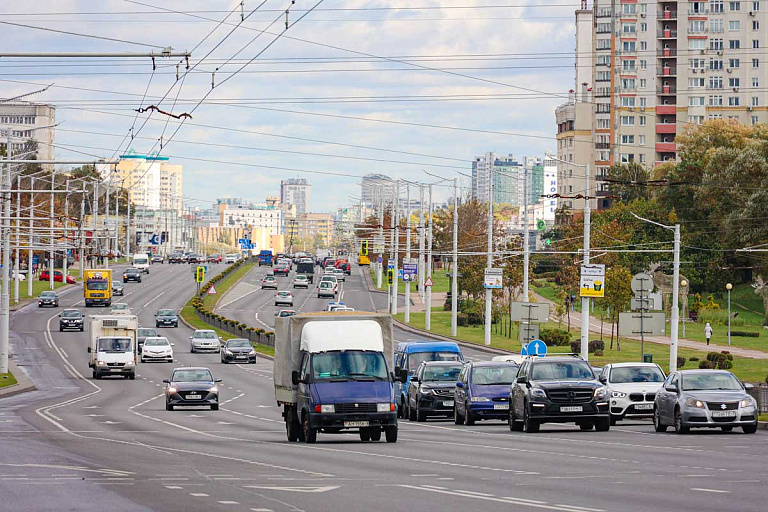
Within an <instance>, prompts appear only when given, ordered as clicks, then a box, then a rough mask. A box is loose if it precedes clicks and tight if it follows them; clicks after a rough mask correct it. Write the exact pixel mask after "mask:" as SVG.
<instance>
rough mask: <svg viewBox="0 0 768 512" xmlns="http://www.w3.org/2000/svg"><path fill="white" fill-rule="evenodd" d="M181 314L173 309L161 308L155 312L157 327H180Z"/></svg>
mask: <svg viewBox="0 0 768 512" xmlns="http://www.w3.org/2000/svg"><path fill="white" fill-rule="evenodd" d="M178 326H179V315H178V314H177V313H176V311H174V310H173V309H161V310H159V311H158V312H157V313H155V327H178Z"/></svg>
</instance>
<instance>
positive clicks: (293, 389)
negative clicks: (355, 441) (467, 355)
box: [274, 312, 397, 443]
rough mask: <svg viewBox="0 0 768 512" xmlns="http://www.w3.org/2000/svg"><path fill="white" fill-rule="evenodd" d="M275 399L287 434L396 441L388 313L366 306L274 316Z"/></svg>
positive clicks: (306, 437)
mask: <svg viewBox="0 0 768 512" xmlns="http://www.w3.org/2000/svg"><path fill="white" fill-rule="evenodd" d="M275 322H276V323H275V367H274V382H275V399H276V400H277V404H278V406H282V407H283V418H284V419H285V427H286V433H287V435H288V441H291V442H294V441H297V440H298V441H304V442H307V443H314V442H315V441H316V439H317V434H318V432H324V433H338V432H342V431H350V430H352V431H357V432H359V434H360V439H361V440H362V441H378V440H379V439H380V438H381V435H382V433H384V434H385V436H386V440H387V442H390V443H394V442H396V441H397V407H396V404H395V394H394V378H395V377H394V374H393V373H392V369H393V359H394V345H393V340H392V318H391V317H390V316H389V315H384V314H377V313H365V312H349V313H333V312H331V313H307V314H301V315H296V316H292V317H287V318H277V319H276V320H275Z"/></svg>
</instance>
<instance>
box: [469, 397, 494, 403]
mask: <svg viewBox="0 0 768 512" xmlns="http://www.w3.org/2000/svg"><path fill="white" fill-rule="evenodd" d="M469 401H470V402H490V401H491V399H490V398H488V397H487V396H473V397H472V398H470V399H469Z"/></svg>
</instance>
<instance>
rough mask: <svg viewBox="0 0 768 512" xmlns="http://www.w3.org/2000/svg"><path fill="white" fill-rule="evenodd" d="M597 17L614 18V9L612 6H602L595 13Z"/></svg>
mask: <svg viewBox="0 0 768 512" xmlns="http://www.w3.org/2000/svg"><path fill="white" fill-rule="evenodd" d="M595 17H596V18H613V9H611V8H610V7H602V8H600V9H598V10H597V12H596V13H595Z"/></svg>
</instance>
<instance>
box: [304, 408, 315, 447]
mask: <svg viewBox="0 0 768 512" xmlns="http://www.w3.org/2000/svg"><path fill="white" fill-rule="evenodd" d="M302 430H304V442H305V443H307V444H315V443H316V442H317V430H315V429H314V428H312V427H311V426H310V425H309V415H308V414H306V413H304V421H302Z"/></svg>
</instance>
